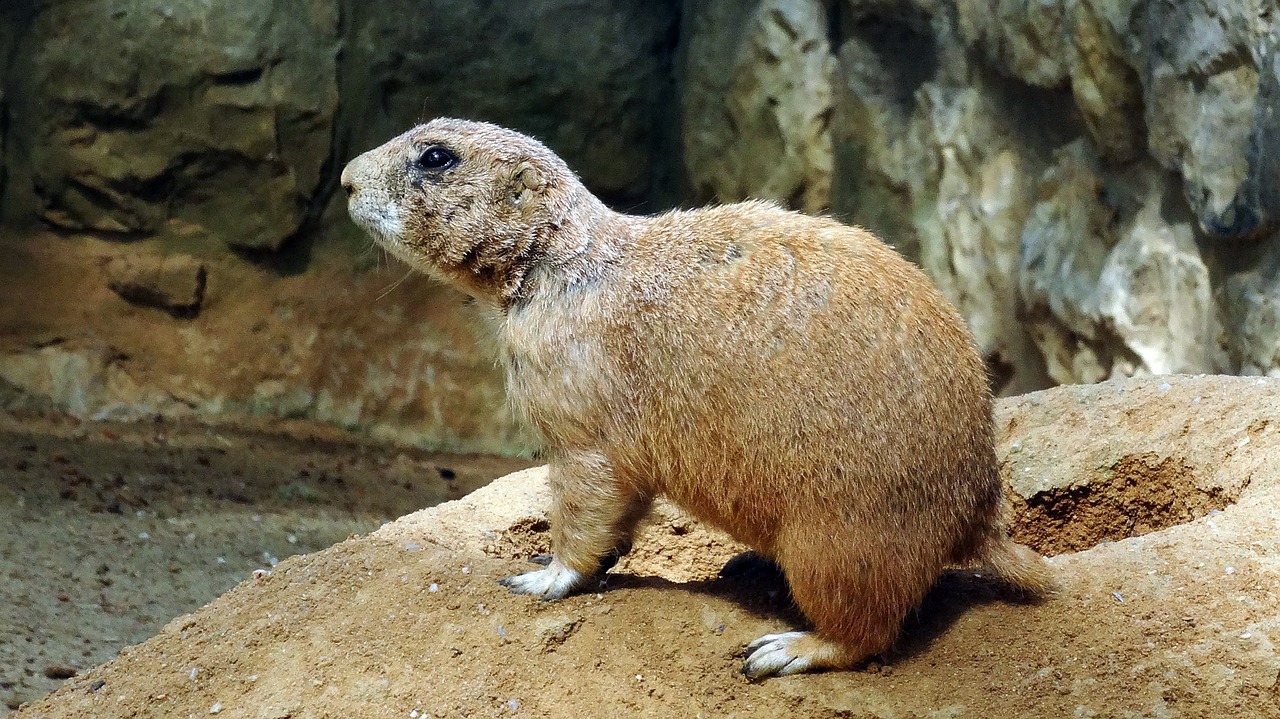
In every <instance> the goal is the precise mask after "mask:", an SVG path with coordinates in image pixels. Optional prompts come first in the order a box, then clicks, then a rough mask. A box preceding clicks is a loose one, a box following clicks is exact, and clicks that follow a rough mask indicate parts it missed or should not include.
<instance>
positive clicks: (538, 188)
mask: <svg viewBox="0 0 1280 719" xmlns="http://www.w3.org/2000/svg"><path fill="white" fill-rule="evenodd" d="M342 187H343V189H344V190H345V191H346V193H347V198H348V200H347V208H348V211H349V212H350V213H351V217H352V219H353V220H355V222H356V224H358V225H359V226H360V227H362V228H363V229H364V230H365V231H366V232H368V233H369V234H370V235H371V236H372V237H373V239H374V240H375V241H376V242H377V243H378V244H380V245H382V247H384V248H386V250H387V251H389V252H390V253H392V254H393V255H395V256H397V257H399V258H400V259H402V260H404V261H405V262H408V263H409V264H410V265H412V266H413V267H416V268H418V269H419V270H422V271H424V272H427V273H429V274H432V275H435V276H437V277H439V278H441V279H444V280H446V281H449V282H451V283H452V284H454V285H456V286H458V287H459V288H460V289H462V290H464V291H466V292H468V293H470V294H472V295H475V296H476V297H479V298H481V299H487V300H491V301H493V302H496V303H498V304H501V305H506V304H509V303H510V302H513V301H514V300H515V299H517V298H518V296H519V294H520V292H521V286H522V284H523V282H524V279H525V276H526V274H527V273H528V271H529V270H530V269H531V268H532V267H533V266H534V265H535V264H537V263H539V262H542V261H544V260H547V259H551V260H552V261H554V260H555V259H557V258H556V257H554V255H555V254H556V253H557V252H559V251H562V250H564V249H570V250H571V249H572V247H571V246H572V245H573V244H574V242H573V241H570V242H569V243H568V245H566V242H565V240H567V239H569V237H570V236H571V235H573V234H574V231H575V224H581V223H575V222H574V216H575V214H576V213H575V212H574V209H575V206H576V205H577V204H581V203H582V202H584V201H585V200H583V199H581V198H582V196H586V198H590V200H594V198H593V197H591V196H590V194H589V193H587V192H586V190H585V188H583V187H582V185H581V183H580V182H579V181H578V179H577V178H576V177H575V176H574V174H573V172H572V171H570V170H569V168H568V166H567V165H565V163H564V161H562V160H561V159H560V158H559V157H557V156H556V155H555V154H554V153H552V152H551V151H550V150H548V149H547V148H546V147H545V146H543V145H542V143H540V142H538V141H537V140H534V139H532V138H530V137H526V136H524V135H521V134H519V133H517V132H513V131H511V130H507V129H504V128H501V127H498V126H496V125H490V124H487V123H481V122H470V121H465V120H453V119H437V120H433V121H431V122H429V123H427V124H425V125H419V126H417V127H415V128H413V129H412V130H409V131H408V132H406V133H404V134H403V135H400V136H399V137H397V138H395V139H393V140H391V141H389V142H387V143H386V144H384V145H382V146H381V147H378V148H375V149H373V150H370V151H369V152H366V153H364V154H363V155H360V156H359V157H357V158H355V159H354V160H352V161H351V162H350V164H348V165H347V166H346V168H345V169H344V170H343V171H342ZM576 229H577V231H578V234H582V235H585V234H586V228H582V227H578V228H576ZM577 242H578V243H583V242H585V237H584V238H579V239H578V240H577Z"/></svg>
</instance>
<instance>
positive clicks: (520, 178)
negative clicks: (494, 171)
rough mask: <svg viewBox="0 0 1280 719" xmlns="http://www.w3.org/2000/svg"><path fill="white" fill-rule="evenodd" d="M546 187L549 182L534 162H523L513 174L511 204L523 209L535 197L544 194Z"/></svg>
mask: <svg viewBox="0 0 1280 719" xmlns="http://www.w3.org/2000/svg"><path fill="white" fill-rule="evenodd" d="M546 187H547V181H546V180H545V179H543V177H542V173H541V172H539V171H538V168H537V167H535V166H534V164H533V163H532V162H529V161H528V160H522V161H520V162H519V163H518V164H516V167H515V170H513V171H512V173H511V204H513V205H515V206H516V207H522V206H524V205H525V204H526V203H528V202H529V200H531V199H533V197H534V196H535V195H540V194H542V191H543V190H544V189H546Z"/></svg>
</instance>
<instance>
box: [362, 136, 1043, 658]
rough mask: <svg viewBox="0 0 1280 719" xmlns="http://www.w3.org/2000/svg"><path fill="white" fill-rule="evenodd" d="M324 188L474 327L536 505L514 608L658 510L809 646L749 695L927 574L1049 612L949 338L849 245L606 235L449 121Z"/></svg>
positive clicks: (530, 169) (791, 653)
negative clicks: (759, 577) (724, 546)
mask: <svg viewBox="0 0 1280 719" xmlns="http://www.w3.org/2000/svg"><path fill="white" fill-rule="evenodd" d="M342 186H343V188H344V189H345V190H346V192H347V194H348V196H349V209H350V212H351V216H352V217H353V218H354V219H355V221H356V222H357V223H358V224H359V225H360V226H361V227H363V228H364V229H365V230H366V231H368V232H369V234H371V235H372V236H373V238H374V239H375V240H376V241H377V242H378V243H380V244H381V245H382V246H383V247H385V248H386V249H387V250H389V251H390V252H391V253H393V254H395V255H396V256H398V257H400V258H401V259H403V260H404V261H406V262H408V263H409V264H410V265H412V266H414V267H416V268H418V269H420V270H422V271H425V272H428V273H430V274H432V275H434V276H436V277H438V278H441V279H443V280H445V281H448V282H450V283H452V284H454V285H455V286H457V287H459V288H461V289H462V290H464V291H466V292H468V293H470V294H472V295H474V296H475V297H477V298H478V299H480V300H483V301H486V302H488V303H490V304H492V305H493V306H494V307H495V308H496V309H497V316H498V321H499V330H498V331H499V333H500V335H501V338H502V340H503V343H502V344H503V346H504V349H503V353H504V360H505V363H506V369H507V383H508V393H509V395H510V399H511V401H512V402H513V404H514V405H515V407H516V408H517V409H518V410H520V411H521V412H522V413H523V415H524V416H525V418H527V420H528V421H529V422H530V423H531V425H532V426H533V427H534V428H536V429H537V430H538V431H539V432H540V433H541V435H542V438H543V440H544V441H545V444H546V448H547V452H548V458H549V465H550V483H551V489H552V495H553V506H552V507H551V510H550V524H551V546H552V560H551V562H550V564H549V565H548V566H547V567H546V568H545V569H539V570H536V571H531V572H528V573H525V574H520V575H517V576H514V577H509V578H507V579H505V580H503V583H504V584H506V585H507V586H508V587H510V588H511V589H512V590H513V591H516V592H521V593H526V594H533V595H537V596H541V597H543V598H546V599H555V598H559V597H563V596H564V595H566V594H567V593H569V592H571V591H573V590H574V589H576V588H578V587H580V586H582V585H583V584H584V583H586V582H587V580H588V579H589V578H590V577H591V576H592V575H593V574H594V573H595V572H596V571H597V568H598V567H599V566H600V562H601V560H602V558H604V557H605V556H606V555H608V554H609V553H610V552H619V551H620V552H625V551H626V550H627V549H628V548H629V547H630V541H631V535H632V533H633V530H634V529H635V527H636V524H637V523H638V522H639V521H640V520H641V519H642V518H643V517H644V515H645V513H646V512H647V511H648V509H649V507H650V504H651V502H652V500H653V498H654V497H655V496H657V495H665V496H667V497H669V498H671V499H672V500H673V501H675V502H676V503H677V504H679V505H681V506H682V507H684V508H685V509H686V510H688V511H689V512H690V513H692V514H694V515H695V516H697V517H699V518H701V519H703V520H704V521H706V522H708V523H710V524H712V525H714V526H717V527H719V528H721V529H723V530H724V531H726V532H728V533H729V534H730V535H732V536H733V537H734V538H736V539H738V540H739V541H741V542H743V543H745V544H747V545H749V546H751V547H752V548H754V549H755V550H756V551H757V552H758V553H760V554H762V555H764V556H765V557H768V558H770V559H772V560H773V561H775V562H776V563H777V564H778V565H779V566H780V567H781V568H782V570H783V572H784V573H785V575H786V577H787V580H788V582H789V584H790V587H791V592H792V596H793V598H794V600H795V602H796V604H797V605H798V607H799V608H800V610H801V611H803V612H804V614H805V616H806V617H807V618H808V619H809V620H810V621H811V622H812V623H813V626H814V629H815V631H813V632H785V633H781V634H771V635H766V636H764V637H761V638H760V639H758V640H756V641H755V642H752V643H751V644H750V645H748V647H747V652H748V654H747V658H746V661H745V663H744V666H743V671H744V672H745V673H746V674H747V675H748V676H750V677H753V678H755V677H762V676H767V675H770V674H778V675H782V674H793V673H796V672H803V671H809V670H814V669H822V668H847V667H851V666H854V665H856V664H857V663H859V662H861V661H863V660H864V659H865V658H867V657H868V656H870V655H873V654H876V653H879V652H881V651H883V650H885V649H887V648H888V647H889V646H890V645H891V644H892V643H893V641H894V639H895V638H896V637H897V634H898V632H899V630H900V625H901V623H902V620H903V618H904V617H905V615H906V614H907V612H908V611H910V610H911V609H912V608H913V607H915V606H916V605H918V604H919V602H920V601H921V600H922V599H923V598H924V595H925V593H926V592H927V591H928V590H929V588H930V587H931V586H932V585H933V584H934V582H935V581H936V579H937V578H938V576H939V574H940V573H941V572H942V570H943V569H944V568H945V567H947V566H954V565H973V564H981V565H984V566H986V567H987V568H988V569H989V570H990V571H992V572H993V573H994V574H996V575H997V576H999V577H1002V578H1004V579H1006V580H1008V581H1009V582H1011V583H1012V584H1014V585H1015V586H1017V587H1020V588H1022V589H1024V590H1026V591H1027V592H1029V593H1032V594H1042V593H1046V592H1049V591H1052V587H1053V579H1052V577H1051V575H1050V572H1049V569H1048V567H1047V565H1046V564H1045V563H1044V561H1043V560H1042V559H1041V558H1040V557H1039V556H1038V555H1037V554H1035V553H1034V552H1032V551H1031V550H1029V549H1027V548H1026V547H1023V546H1021V545H1018V544H1015V543H1014V542H1013V541H1012V540H1010V539H1009V537H1008V536H1007V533H1006V529H1005V524H1004V521H1003V518H1002V513H1003V510H1004V502H1003V496H1002V485H1001V482H1000V479H999V476H998V472H997V463H996V455H995V449H994V440H993V428H992V421H991V395H990V391H989V389H988V386H987V380H986V376H985V370H984V367H983V364H982V361H981V360H980V359H979V357H978V354H977V352H976V351H975V349H974V346H973V341H972V339H971V337H970V335H969V333H968V331H967V330H966V328H965V326H964V323H963V321H962V320H961V318H960V316H959V315H958V313H957V312H956V311H955V309H954V308H953V307H952V306H951V305H950V303H948V302H947V300H946V299H945V298H944V297H943V296H942V294H941V293H940V292H938V291H937V290H936V289H935V288H934V287H933V285H932V284H931V283H930V282H929V280H928V279H927V278H926V277H925V276H924V274H923V273H921V272H920V271H919V270H918V269H916V267H914V266H913V265H912V264H910V263H909V262H907V261H906V260H904V259H902V258H901V257H900V256H899V255H898V254H897V253H895V252H894V251H893V250H892V249H891V248H889V247H888V246H887V245H885V244H883V243H882V242H880V241H879V240H877V239H876V238H875V237H874V236H872V235H871V234H870V233H869V232H867V231H865V230H861V229H857V228H852V227H848V226H845V225H842V224H840V223H838V222H835V221H833V220H830V219H824V218H819V217H810V216H805V215H800V214H796V213H793V212H788V211H785V210H782V209H780V208H778V207H776V206H774V205H771V204H768V203H764V202H745V203H741V204H733V205H725V206H720V207H711V208H707V209H700V210H691V211H675V212H668V213H666V214H662V215H658V216H654V217H637V216H630V215H625V214H620V213H617V212H614V211H613V210H611V209H609V208H608V207H606V206H605V205H604V204H603V203H602V202H600V201H599V200H598V199H597V198H596V197H595V196H593V195H592V194H591V193H590V192H589V191H588V190H587V189H586V188H585V187H584V186H583V185H582V183H581V182H579V180H578V179H577V177H576V176H575V175H574V174H573V172H572V171H571V170H570V169H569V168H568V166H567V165H566V164H565V163H564V162H563V161H562V160H561V159H560V158H559V157H557V156H556V155H555V154H553V153H552V152H551V151H550V150H548V149H547V148H546V147H544V146H543V145H542V144H540V143H539V142H537V141H536V140H533V139H532V138H529V137H526V136H524V135H521V134H519V133H516V132H513V131H511V130H506V129H503V128H500V127H496V126H494V125H489V124H484V123H477V122H468V121H462V120H452V119H438V120H434V121H432V122H430V123H428V124H426V125H421V126H418V127H415V128H413V129H412V130H409V131H408V132H406V133H405V134H403V135H401V136H399V137H397V138H395V139H393V140H391V141H390V142H388V143H387V144H385V145H383V146H381V147H379V148H377V149H374V150H371V151H369V152H367V153H365V154H363V155H361V156H359V157H357V158H356V159H354V160H352V161H351V163H350V164H349V165H348V166H347V167H346V168H345V169H344V171H343V173H342Z"/></svg>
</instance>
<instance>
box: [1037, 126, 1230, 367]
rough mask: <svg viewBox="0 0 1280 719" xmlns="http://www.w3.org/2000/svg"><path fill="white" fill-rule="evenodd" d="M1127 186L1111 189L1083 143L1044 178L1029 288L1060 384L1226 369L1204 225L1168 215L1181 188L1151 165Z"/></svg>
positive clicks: (1040, 337) (1040, 336) (1041, 339)
mask: <svg viewBox="0 0 1280 719" xmlns="http://www.w3.org/2000/svg"><path fill="white" fill-rule="evenodd" d="M1125 179H1126V180H1127V182H1125V183H1120V182H1115V181H1113V182H1106V181H1104V179H1103V177H1102V175H1101V169H1100V163H1099V161H1098V158H1097V157H1096V156H1095V155H1093V154H1092V152H1091V150H1090V149H1089V148H1088V146H1087V145H1085V144H1084V143H1083V142H1077V143H1073V144H1072V145H1069V146H1067V147H1065V148H1063V149H1062V150H1061V151H1060V152H1059V153H1058V154H1057V163H1056V164H1055V165H1054V166H1053V167H1052V168H1050V169H1049V170H1048V171H1047V172H1046V173H1045V176H1044V178H1043V179H1042V180H1041V183H1040V187H1039V191H1038V193H1037V194H1038V196H1039V197H1040V198H1041V199H1040V201H1039V202H1037V203H1036V206H1035V209H1034V210H1033V212H1032V215H1031V217H1030V218H1029V220H1028V221H1027V223H1026V227H1025V229H1024V230H1023V235H1022V240H1021V245H1022V256H1021V259H1020V263H1019V289H1020V293H1021V296H1022V300H1023V302H1024V303H1025V304H1024V306H1025V310H1024V311H1025V315H1026V318H1027V320H1028V322H1029V323H1030V325H1031V332H1032V335H1033V336H1034V337H1035V338H1036V342H1037V344H1038V345H1039V346H1040V349H1041V352H1042V353H1043V355H1044V357H1045V360H1046V363H1047V366H1048V371H1049V375H1050V376H1051V377H1052V378H1053V379H1054V380H1055V381H1058V382H1062V383H1079V382H1097V381H1100V380H1103V379H1107V378H1112V377H1124V376H1130V375H1134V374H1165V373H1171V372H1208V371H1214V370H1217V369H1220V368H1221V365H1222V364H1223V359H1222V358H1221V357H1219V356H1218V353H1217V352H1215V351H1214V343H1215V341H1216V338H1217V335H1218V333H1219V328H1218V324H1217V322H1218V320H1217V310H1216V306H1215V305H1214V303H1213V298H1212V287H1211V285H1210V276H1209V269H1208V267H1207V266H1206V264H1205V262H1204V260H1203V258H1202V257H1201V255H1200V252H1199V249H1198V248H1197V245H1196V241H1195V232H1194V228H1193V226H1192V225H1191V224H1190V223H1189V222H1186V221H1182V222H1179V221H1177V220H1176V219H1171V218H1168V217H1166V216H1165V215H1164V214H1163V212H1162V208H1163V207H1164V206H1165V205H1166V204H1167V203H1168V202H1169V200H1170V197H1169V196H1170V194H1172V193H1173V192H1176V189H1175V188H1173V187H1171V186H1170V185H1169V184H1168V183H1167V182H1166V181H1165V180H1166V178H1165V177H1164V175H1163V174H1162V173H1161V172H1159V170H1157V169H1154V168H1151V167H1149V166H1148V167H1147V168H1145V169H1142V168H1139V169H1137V170H1136V171H1135V172H1134V173H1132V174H1131V175H1130V176H1129V177H1127V178H1125ZM1104 196H1105V197H1110V198H1111V202H1112V204H1111V205H1110V206H1108V205H1104V204H1103V203H1102V201H1101V200H1102V198H1103V197H1104Z"/></svg>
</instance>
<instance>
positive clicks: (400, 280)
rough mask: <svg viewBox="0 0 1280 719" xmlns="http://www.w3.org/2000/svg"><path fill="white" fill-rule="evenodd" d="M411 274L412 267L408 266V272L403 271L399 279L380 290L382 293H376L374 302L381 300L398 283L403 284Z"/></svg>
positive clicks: (398, 284) (397, 285)
mask: <svg viewBox="0 0 1280 719" xmlns="http://www.w3.org/2000/svg"><path fill="white" fill-rule="evenodd" d="M383 254H385V253H383ZM412 274H413V268H412V267H410V268H409V271H408V272H405V273H404V275H402V276H401V277H400V279H398V280H396V281H395V282H393V283H391V286H390V287H388V288H387V289H385V290H383V291H382V294H380V295H378V297H377V299H375V300H374V302H378V301H380V300H382V298H384V297H386V296H387V295H389V294H391V291H392V290H394V289H395V288H397V287H399V286H400V285H402V284H404V281H405V280H407V279H409V275H412Z"/></svg>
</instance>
